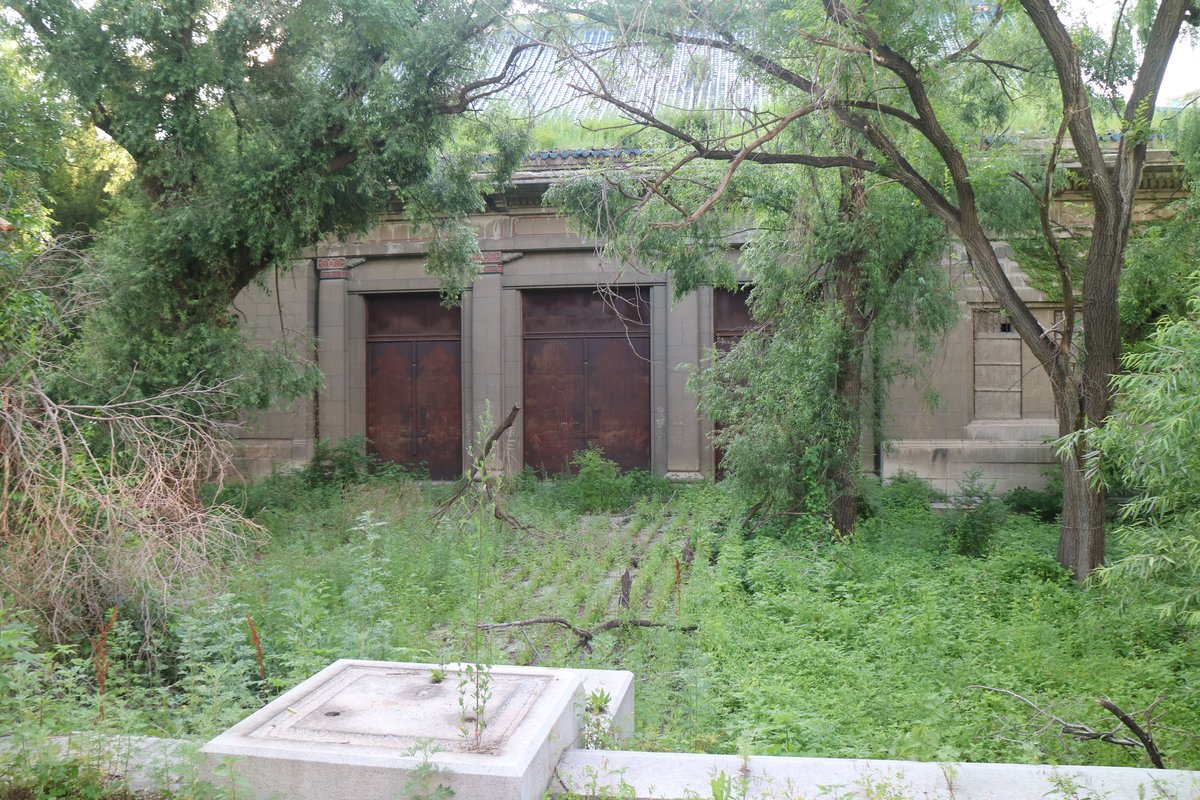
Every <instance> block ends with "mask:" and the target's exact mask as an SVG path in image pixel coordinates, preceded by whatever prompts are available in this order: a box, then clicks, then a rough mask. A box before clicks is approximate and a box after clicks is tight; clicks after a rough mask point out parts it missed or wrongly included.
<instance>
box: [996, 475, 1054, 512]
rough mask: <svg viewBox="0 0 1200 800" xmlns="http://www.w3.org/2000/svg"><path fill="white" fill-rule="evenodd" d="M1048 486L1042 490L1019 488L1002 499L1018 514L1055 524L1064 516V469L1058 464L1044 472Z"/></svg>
mask: <svg viewBox="0 0 1200 800" xmlns="http://www.w3.org/2000/svg"><path fill="white" fill-rule="evenodd" d="M1042 476H1043V477H1045V478H1046V485H1045V486H1043V487H1042V488H1041V489H1030V488H1028V487H1026V486H1018V487H1017V488H1016V489H1011V490H1009V491H1007V492H1005V493H1004V496H1003V497H1002V498H1001V499H1002V500H1003V501H1004V504H1005V505H1006V506H1008V508H1009V510H1010V511H1012V512H1013V513H1016V514H1029V515H1030V516H1032V517H1034V518H1036V519H1040V520H1041V521H1042V522H1054V521H1055V520H1057V519H1058V518H1059V517H1060V516H1062V509H1063V503H1062V497H1063V495H1062V493H1063V488H1062V467H1060V466H1059V465H1057V464H1054V465H1051V466H1048V467H1046V468H1045V469H1043V470H1042Z"/></svg>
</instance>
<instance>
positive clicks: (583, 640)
mask: <svg viewBox="0 0 1200 800" xmlns="http://www.w3.org/2000/svg"><path fill="white" fill-rule="evenodd" d="M531 625H557V626H559V627H560V628H566V629H567V630H569V631H570V632H571V633H573V634H575V635H576V636H578V637H579V642H578V644H576V645H575V648H576V649H578V650H583V651H584V652H585V653H590V652H592V645H591V642H592V639H595V638H596V635H597V634H600V633H604V632H605V631H611V630H615V629H617V628H666V629H668V630H673V631H678V632H680V633H695V632H696V630H697V629H696V626H695V625H684V626H682V627H676V626H674V625H667V624H665V623H662V622H652V621H650V620H648V619H610V620H608V621H607V622H602V623H600V624H599V625H597V626H596V627H594V628H580V627H579V626H577V625H574V624H572V623H571V621H570V620H568V619H564V618H563V617H533V618H532V619H520V620H514V621H512V622H481V623H479V624H478V625H476V626H475V627H476V628H478V629H480V630H483V631H502V630H506V629H509V628H527V627H529V626H531Z"/></svg>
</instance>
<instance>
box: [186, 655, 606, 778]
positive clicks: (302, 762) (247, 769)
mask: <svg viewBox="0 0 1200 800" xmlns="http://www.w3.org/2000/svg"><path fill="white" fill-rule="evenodd" d="M434 669H435V668H434V667H432V666H431V665H428V664H409V663H396V662H385V661H355V660H346V659H343V660H340V661H336V662H334V663H333V664H331V665H330V666H328V667H326V668H325V669H324V670H322V671H321V672H319V673H317V674H316V675H314V676H313V677H312V678H310V679H308V680H307V681H305V682H304V683H302V684H300V685H299V686H297V687H296V688H294V689H292V690H291V691H289V692H287V693H285V694H284V695H282V696H281V697H279V698H277V699H276V700H274V701H273V702H271V703H270V704H269V705H267V706H265V707H264V708H262V709H260V710H259V711H257V712H255V713H254V714H252V715H250V716H249V717H247V718H246V719H244V720H242V721H241V722H239V723H238V724H237V725H235V726H233V727H232V728H230V729H229V730H228V731H226V732H225V733H222V734H221V735H220V736H218V737H216V738H215V739H213V740H212V741H210V742H209V743H208V744H206V745H204V747H203V748H201V752H202V753H204V754H205V756H206V758H207V764H208V771H209V774H210V775H211V776H212V779H213V780H214V782H216V783H221V782H222V781H224V782H225V783H228V782H229V780H230V778H229V777H225V778H223V779H222V778H219V777H217V776H218V774H219V773H220V772H221V770H218V767H219V766H222V765H223V763H224V762H226V761H228V760H230V759H232V764H230V765H229V768H230V769H231V770H232V772H233V778H232V780H234V781H235V782H236V783H237V784H238V785H239V787H245V789H243V788H239V790H238V796H239V797H242V796H249V797H253V798H255V799H256V800H267V798H271V797H276V796H278V797H284V798H287V800H394V798H396V797H397V796H400V795H401V793H402V792H403V791H404V790H405V788H406V786H408V785H409V782H410V781H412V780H413V779H414V778H415V773H414V770H416V769H417V768H418V767H419V766H421V764H422V761H428V763H430V764H432V765H433V766H434V767H435V768H436V769H438V771H439V772H438V774H437V775H435V776H433V777H432V778H431V782H432V783H433V785H434V786H436V785H437V784H442V785H444V786H446V787H448V788H450V789H452V790H453V791H454V793H455V797H456V798H458V800H536V798H539V797H541V795H542V793H543V792H544V791H545V789H546V787H547V785H548V784H549V781H550V776H551V774H552V773H553V770H554V767H555V765H556V764H557V763H558V760H559V757H560V756H561V754H562V753H563V751H564V750H566V749H567V748H568V747H570V746H572V745H573V744H574V742H575V740H576V738H577V737H578V735H579V720H578V711H577V709H578V708H580V707H581V704H582V703H583V693H582V688H581V687H582V680H581V678H580V676H579V674H578V673H577V672H575V671H572V670H554V669H541V668H537V667H509V666H495V667H492V668H491V669H490V671H489V679H488V697H487V699H486V704H485V712H484V719H485V721H486V727H485V728H483V731H482V735H481V737H480V738H479V739H478V740H476V738H475V737H474V734H473V733H472V730H473V729H472V721H471V720H470V719H469V714H470V711H471V708H472V706H473V703H474V700H473V698H472V694H471V687H470V685H469V682H468V680H467V677H468V673H467V672H466V668H465V665H460V664H450V665H447V666H446V667H445V668H444V674H443V676H442V679H441V680H440V681H438V682H435V676H434V674H433V670H434ZM464 704H465V706H464ZM464 709H465V710H464ZM464 734H465V735H464ZM424 788H426V789H431V788H433V786H429V787H424Z"/></svg>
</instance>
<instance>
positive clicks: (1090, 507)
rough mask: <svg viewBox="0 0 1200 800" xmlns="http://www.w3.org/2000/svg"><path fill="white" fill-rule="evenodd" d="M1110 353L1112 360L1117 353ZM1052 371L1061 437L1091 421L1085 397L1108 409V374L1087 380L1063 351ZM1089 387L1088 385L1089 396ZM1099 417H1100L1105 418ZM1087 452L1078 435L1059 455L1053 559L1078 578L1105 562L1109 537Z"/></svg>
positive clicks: (1084, 578)
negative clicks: (1058, 511) (1060, 498)
mask: <svg viewBox="0 0 1200 800" xmlns="http://www.w3.org/2000/svg"><path fill="white" fill-rule="evenodd" d="M1102 341H1103V340H1102ZM1089 342H1090V339H1089ZM1112 358H1114V359H1115V355H1113V356H1112ZM1081 373H1082V374H1081ZM1050 374H1051V382H1052V385H1053V388H1054V401H1055V406H1056V407H1057V414H1058V434H1059V436H1066V435H1068V434H1072V433H1076V432H1078V431H1080V430H1082V429H1083V428H1085V427H1087V426H1088V425H1089V417H1090V415H1089V414H1088V413H1087V408H1088V407H1089V402H1090V403H1101V402H1102V403H1103V404H1104V405H1103V408H1104V409H1105V412H1104V413H1105V414H1107V409H1108V407H1109V405H1110V403H1111V391H1110V384H1109V383H1108V381H1107V375H1105V376H1104V378H1105V379H1104V380H1101V381H1099V382H1091V383H1089V373H1088V371H1087V370H1086V369H1082V370H1081V368H1080V365H1079V364H1078V363H1075V361H1074V359H1073V358H1072V357H1071V356H1070V355H1068V354H1066V353H1063V352H1061V351H1060V352H1059V353H1058V355H1057V358H1056V359H1055V362H1054V363H1053V365H1052V366H1051V369H1050ZM1089 386H1090V388H1091V390H1092V391H1091V392H1090V395H1091V396H1090V397H1089V392H1088V388H1089ZM1099 419H1100V420H1103V417H1102V416H1101V417H1100V418H1099ZM1086 451H1087V443H1086V442H1085V441H1082V440H1080V441H1077V442H1075V444H1074V446H1072V447H1071V448H1069V449H1067V450H1064V451H1063V453H1062V454H1061V455H1060V456H1059V463H1060V464H1061V465H1062V480H1063V513H1062V521H1061V529H1060V531H1059V537H1058V554H1057V559H1058V563H1059V564H1062V565H1063V566H1064V567H1066V568H1067V569H1069V570H1070V571H1071V575H1072V576H1074V578H1075V580H1077V581H1079V582H1080V583H1082V582H1083V581H1085V580H1087V577H1088V575H1090V574H1091V573H1092V571H1093V570H1095V569H1096V567H1099V566H1100V565H1102V564H1103V563H1104V552H1105V546H1106V536H1107V532H1106V519H1105V502H1104V501H1105V496H1104V490H1103V489H1102V488H1100V487H1097V486H1094V485H1093V484H1092V482H1091V481H1090V480H1089V479H1088V477H1087V475H1086V474H1085V472H1084V464H1083V456H1084V453H1086Z"/></svg>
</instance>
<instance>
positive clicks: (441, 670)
mask: <svg viewBox="0 0 1200 800" xmlns="http://www.w3.org/2000/svg"><path fill="white" fill-rule="evenodd" d="M444 680H446V668H445V667H444V666H441V665H438V666H436V667H434V668H433V669H431V670H430V671H429V682H430V683H441V682H442V681H444Z"/></svg>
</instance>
